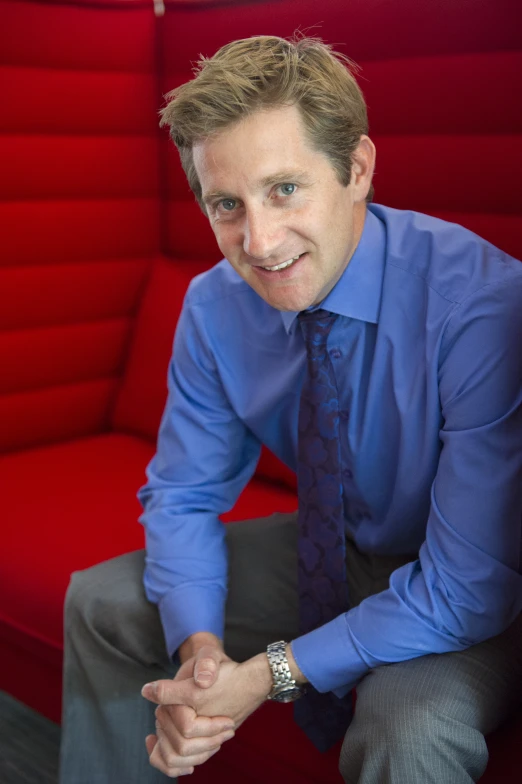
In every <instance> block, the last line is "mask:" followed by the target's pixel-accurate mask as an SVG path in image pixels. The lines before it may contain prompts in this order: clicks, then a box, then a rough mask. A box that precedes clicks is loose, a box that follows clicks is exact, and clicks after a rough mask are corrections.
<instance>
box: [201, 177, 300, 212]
mask: <svg viewBox="0 0 522 784" xmlns="http://www.w3.org/2000/svg"><path fill="white" fill-rule="evenodd" d="M309 179H310V178H309V176H308V175H307V174H306V172H304V171H291V170H290V169H287V170H283V171H279V172H276V173H275V174H269V175H268V176H267V177H263V179H262V180H260V181H259V186H260V187H261V188H266V187H267V186H268V185H275V184H276V183H278V182H295V181H296V180H297V181H301V182H303V181H305V182H306V181H308V180H309ZM234 198H236V197H235V196H233V195H232V194H231V193H230V191H212V192H211V193H208V194H206V195H205V196H203V203H204V204H211V203H212V202H214V201H217V200H219V199H234Z"/></svg>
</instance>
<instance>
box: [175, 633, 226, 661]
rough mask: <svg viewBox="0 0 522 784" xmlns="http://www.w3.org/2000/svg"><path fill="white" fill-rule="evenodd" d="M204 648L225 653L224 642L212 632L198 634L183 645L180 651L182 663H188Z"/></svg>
mask: <svg viewBox="0 0 522 784" xmlns="http://www.w3.org/2000/svg"><path fill="white" fill-rule="evenodd" d="M204 646H210V647H212V648H218V649H219V650H220V651H222V652H223V642H222V640H220V638H219V637H217V636H216V635H215V634H212V632H196V633H195V634H191V635H190V637H187V639H186V640H185V641H184V642H182V643H181V645H180V646H179V649H178V653H179V658H180V661H181V663H182V664H183V663H184V662H186V661H188V659H191V658H192V657H194V656H195V655H196V653H197V652H198V651H199V650H200V649H201V648H203V647H204Z"/></svg>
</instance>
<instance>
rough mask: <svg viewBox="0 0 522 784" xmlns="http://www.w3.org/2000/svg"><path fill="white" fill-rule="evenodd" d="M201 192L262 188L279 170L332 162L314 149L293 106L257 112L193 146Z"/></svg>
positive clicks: (309, 169) (314, 167)
mask: <svg viewBox="0 0 522 784" xmlns="http://www.w3.org/2000/svg"><path fill="white" fill-rule="evenodd" d="M193 158H194V165H195V167H196V171H197V174H198V177H199V181H200V183H201V186H202V189H203V195H204V196H205V195H207V194H208V193H209V192H210V191H214V190H228V189H237V188H239V187H246V188H249V189H251V188H255V187H262V186H263V185H264V184H265V183H266V182H269V181H270V180H271V178H273V177H274V176H275V175H276V174H277V173H287V174H288V175H290V174H292V173H293V172H295V173H298V172H299V173H303V172H308V173H309V174H310V175H313V174H314V173H315V172H317V169H318V167H319V168H320V167H322V166H325V165H326V166H328V167H329V166H330V164H329V161H328V160H327V159H326V158H325V156H324V155H322V154H321V153H319V152H317V151H316V150H314V149H313V147H312V145H311V143H310V141H309V139H308V136H307V134H306V131H305V127H304V124H303V121H302V119H301V115H300V113H299V110H298V109H297V107H296V106H286V107H281V108H275V109H267V110H262V111H258V112H255V113H254V114H252V115H250V116H249V117H246V118H245V119H243V120H241V121H240V122H238V123H236V124H234V125H233V126H231V127H229V128H226V129H225V130H223V131H221V132H220V133H218V134H216V135H215V136H212V137H210V138H208V139H205V140H204V141H201V142H198V143H197V144H195V145H194V149H193Z"/></svg>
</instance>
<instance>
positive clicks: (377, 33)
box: [0, 0, 522, 784]
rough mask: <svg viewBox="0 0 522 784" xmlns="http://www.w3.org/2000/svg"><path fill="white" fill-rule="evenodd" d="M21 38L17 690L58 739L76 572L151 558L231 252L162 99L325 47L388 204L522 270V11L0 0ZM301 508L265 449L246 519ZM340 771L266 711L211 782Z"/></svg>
mask: <svg viewBox="0 0 522 784" xmlns="http://www.w3.org/2000/svg"><path fill="white" fill-rule="evenodd" d="M0 20H1V24H0V56H1V58H2V62H1V65H0V72H1V75H2V112H1V115H0V128H1V132H2V136H1V142H0V156H1V159H0V160H1V169H0V170H1V171H2V177H1V180H0V197H1V203H0V227H1V232H0V233H1V237H2V253H1V258H0V367H1V368H2V373H1V375H0V491H1V498H2V507H3V509H2V533H1V547H0V689H4V690H6V691H8V692H10V693H11V694H13V695H14V696H16V697H18V698H19V699H21V700H23V701H25V702H26V703H27V704H29V705H31V706H32V707H34V708H36V709H37V710H39V711H41V712H42V713H43V714H45V715H47V716H49V717H50V718H52V719H54V720H56V721H58V720H59V718H60V691H61V683H60V679H61V657H62V605H63V597H64V593H65V590H66V587H67V584H68V581H69V576H70V573H71V572H72V571H73V570H76V569H83V568H85V567H88V566H89V565H91V564H94V563H96V562H98V561H101V560H104V559H106V558H110V557H112V556H115V555H118V554H119V553H123V552H126V551H129V550H133V549H136V548H140V547H142V546H143V532H142V529H141V527H140V526H139V525H138V524H137V522H136V518H137V516H138V514H139V506H138V503H137V501H136V498H135V493H136V490H137V488H138V487H139V486H140V485H141V484H142V483H143V480H144V467H145V465H146V463H147V462H148V460H149V459H150V457H151V456H152V454H153V451H154V440H155V434H156V430H157V426H158V422H159V417H160V414H161V410H162V406H163V403H164V398H165V389H166V388H165V374H166V366H167V362H168V358H169V354H170V350H171V344H172V335H173V331H174V327H175V323H176V319H177V316H178V313H179V308H180V305H181V302H182V298H183V295H184V291H185V288H186V286H187V283H188V281H189V280H190V278H191V277H192V276H193V275H194V274H196V273H198V272H200V271H201V270H202V269H205V268H207V267H208V266H209V265H211V264H212V263H214V262H215V261H216V260H218V258H219V253H218V251H217V248H216V247H215V245H214V241H213V237H212V234H211V232H210V230H209V228H208V226H207V224H206V221H205V219H204V218H203V216H202V215H201V213H200V212H199V210H198V208H197V207H196V205H195V203H194V201H193V199H192V196H191V194H190V193H189V190H188V186H187V184H186V182H185V179H184V177H183V175H182V172H181V170H180V166H179V163H178V160H177V155H176V153H175V150H174V148H173V147H172V145H171V143H170V142H169V141H168V138H167V135H166V134H165V133H163V132H160V131H159V129H158V110H159V107H160V106H161V105H162V95H163V94H165V93H166V92H167V91H168V90H170V89H172V88H173V87H174V86H176V85H177V84H179V83H180V82H182V81H185V80H187V79H188V78H189V77H190V74H191V71H190V69H191V62H192V61H194V60H196V59H197V58H198V56H199V54H200V53H203V54H205V55H210V54H212V53H213V52H214V51H215V50H216V49H217V48H218V47H219V46H220V45H221V44H223V43H225V42H226V41H228V40H231V39H233V38H238V37H244V36H248V35H253V34H259V33H273V34H280V35H289V34H291V33H292V32H293V31H294V30H295V29H296V28H299V29H301V30H307V31H308V32H310V33H312V34H317V35H321V36H322V37H323V38H324V39H325V40H327V41H329V42H332V43H334V44H336V45H338V46H339V47H340V48H341V50H342V51H344V52H345V53H347V54H348V55H349V56H351V57H352V58H353V59H355V60H356V61H357V62H358V63H359V65H360V66H361V68H362V71H361V74H360V83H361V86H362V88H363V91H364V93H365V95H366V97H367V100H368V104H369V111H370V125H371V132H372V136H373V138H374V140H375V142H376V144H377V149H378V158H377V161H378V162H377V172H376V177H375V186H376V200H377V201H380V202H382V203H385V204H389V205H391V206H396V207H399V208H413V209H417V210H421V211H425V212H429V213H431V214H435V215H438V216H440V217H444V218H447V219H450V220H454V221H456V222H459V223H462V224H464V225H466V226H468V227H469V228H471V229H473V230H476V231H477V232H478V233H480V234H482V235H484V236H485V237H487V238H488V239H490V240H491V241H492V242H494V243H495V244H497V245H499V246H500V247H502V248H503V249H504V250H506V251H508V252H510V253H511V254H513V255H515V256H517V257H519V258H521V257H522V205H521V196H520V181H521V179H522V145H521V143H520V142H521V138H522V137H521V134H522V114H521V112H520V95H521V94H522V40H521V33H520V30H521V25H520V21H521V14H520V10H519V5H518V0H461V1H460V2H451V0H445V2H441V0H424V2H422V3H419V2H418V0H389V2H382V0H364V2H362V1H361V0H351V1H350V2H348V1H347V0H329V2H326V3H322V4H320V5H319V6H318V5H317V4H316V3H315V0H272V2H270V3H261V2H239V1H238V0H228V1H226V0H214V2H213V1H212V0H170V2H169V0H167V2H166V13H165V14H164V15H163V16H155V15H154V12H153V3H152V0H147V1H145V0H112V1H111V0H76V2H74V3H73V2H66V1H61V0H56V2H25V1H24V0H21V1H15V0H0ZM295 507H296V497H295V477H294V475H293V474H292V472H291V471H289V469H288V468H287V467H286V466H283V465H282V464H281V463H279V461H277V460H276V459H275V458H274V457H273V456H272V455H270V454H269V453H268V452H264V453H263V456H262V458H261V461H260V463H259V466H258V469H257V472H256V475H255V477H254V478H253V480H252V481H251V482H250V484H249V485H248V487H247V488H246V490H245V491H244V493H243V495H242V496H241V498H240V499H239V501H238V503H237V504H236V506H235V507H234V509H233V510H232V511H231V512H230V513H229V514H228V515H226V516H225V519H226V520H229V519H244V518H247V517H249V516H254V515H255V516H258V515H261V514H264V513H266V514H269V513H270V512H272V511H275V510H280V511H287V510H292V509H294V508H295ZM521 676H522V674H521ZM521 742H522V716H519V717H518V719H517V718H515V719H514V721H513V722H511V723H510V724H509V725H506V726H504V727H502V728H501V729H500V730H499V731H498V732H497V733H495V735H494V736H492V737H491V738H490V739H489V744H490V748H491V752H492V758H491V762H490V764H489V766H488V770H487V772H486V774H485V776H484V777H483V779H482V781H483V782H489V784H498V783H499V782H500V783H502V784H503V783H504V782H505V783H506V784H509V783H510V782H515V781H519V780H520V770H519V769H520V766H519V763H518V760H517V758H516V751H517V749H518V746H519V745H520V743H521ZM517 743H518V746H517ZM267 750H269V751H267ZM336 757H337V753H336V750H333V751H332V752H330V753H329V754H328V755H327V757H326V761H325V760H324V759H323V758H321V756H320V755H319V754H318V753H317V752H316V751H315V750H314V749H313V748H312V747H311V745H310V744H309V743H308V741H307V740H306V738H304V736H303V735H301V733H300V732H299V730H298V729H297V728H296V727H295V726H294V724H293V722H292V718H291V707H289V706H272V705H269V706H266V707H264V708H262V709H261V710H260V711H259V712H258V713H257V714H256V715H255V716H254V717H252V718H251V719H250V720H249V721H248V722H247V723H246V724H245V725H244V726H243V727H242V728H241V730H240V731H239V732H238V736H237V738H236V739H235V740H234V741H233V742H232V743H230V744H227V746H226V747H224V748H223V750H222V751H221V752H220V754H218V755H217V756H216V757H214V758H213V759H212V760H211V761H209V762H208V763H207V765H205V766H203V767H202V768H201V769H199V770H198V771H197V772H196V773H195V779H196V780H197V781H200V782H202V783H203V784H204V782H207V781H208V782H210V781H212V782H214V784H215V783H216V782H217V783H218V784H219V782H266V781H267V780H272V781H274V782H285V784H293V783H294V782H295V784H303V783H304V782H332V784H333V783H334V782H339V781H340V777H339V774H338V772H337V768H336Z"/></svg>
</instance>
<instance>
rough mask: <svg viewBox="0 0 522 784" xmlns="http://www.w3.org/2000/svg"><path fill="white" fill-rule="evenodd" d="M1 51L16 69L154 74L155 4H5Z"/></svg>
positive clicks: (0, 12)
mask: <svg viewBox="0 0 522 784" xmlns="http://www.w3.org/2000/svg"><path fill="white" fill-rule="evenodd" d="M0 19H1V20H2V25H1V26H0V52H1V53H2V61H3V62H7V63H10V64H12V65H23V66H38V67H39V66H42V65H43V66H45V67H50V68H64V69H66V70H70V69H73V70H93V71H100V72H105V71H136V72H138V71H147V72H149V73H152V72H153V70H154V15H153V13H151V8H150V6H147V5H144V7H143V8H135V7H134V8H133V7H132V4H130V3H122V4H121V8H119V9H116V8H106V7H105V8H104V7H103V6H102V7H100V8H96V7H93V6H90V7H89V6H87V5H86V6H85V7H81V6H80V5H79V4H73V3H71V4H66V3H60V2H57V3H56V4H54V3H52V2H44V3H38V2H35V3H31V2H24V0H16V2H12V0H1V2H0Z"/></svg>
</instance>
